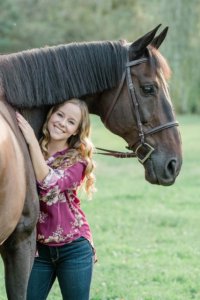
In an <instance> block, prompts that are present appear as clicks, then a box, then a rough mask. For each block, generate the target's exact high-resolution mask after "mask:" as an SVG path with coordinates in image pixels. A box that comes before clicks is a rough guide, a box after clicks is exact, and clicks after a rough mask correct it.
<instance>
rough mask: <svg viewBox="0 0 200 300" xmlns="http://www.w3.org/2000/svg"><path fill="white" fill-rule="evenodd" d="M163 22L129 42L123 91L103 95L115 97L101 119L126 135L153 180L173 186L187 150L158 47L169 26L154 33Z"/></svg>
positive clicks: (119, 89) (106, 97) (167, 73)
mask: <svg viewBox="0 0 200 300" xmlns="http://www.w3.org/2000/svg"><path fill="white" fill-rule="evenodd" d="M158 27H159V26H158ZM158 27H157V28H155V29H154V30H153V31H151V32H149V33H147V34H146V35H144V36H143V37H141V38H140V39H138V40H137V41H136V42H134V43H132V44H126V45H125V46H126V47H128V54H129V62H127V65H126V69H125V71H124V74H123V77H122V81H121V83H120V86H119V87H118V90H117V89H113V90H112V91H108V92H106V93H104V95H103V97H102V99H103V98H104V99H110V98H111V97H112V98H113V99H114V100H113V102H112V100H111V99H110V101H105V105H104V112H103V114H102V120H103V122H104V124H105V125H106V126H107V127H108V128H109V129H110V130H111V131H112V132H114V133H115V134H117V135H119V136H121V137H122V138H124V139H125V140H126V142H127V143H128V148H129V149H130V150H132V151H133V152H134V153H135V155H136V156H137V157H138V159H139V161H140V162H141V163H142V164H143V165H144V168H145V177H146V179H147V180H148V181H149V182H150V183H153V184H160V185H171V184H173V183H174V181H175V179H176V177H177V175H178V174H179V171H180V168H181V163H182V151H181V139H180V134H179V131H178V127H177V125H178V123H177V122H176V120H175V116H174V112H173V107H172V103H171V100H170V96H169V92H168V87H167V83H166V80H167V79H168V78H169V75H170V69H169V66H168V64H167V62H166V60H165V59H164V57H163V56H162V55H161V54H160V52H159V51H158V48H159V46H160V45H161V43H162V41H163V40H164V38H165V36H166V33H167V28H166V29H164V30H163V32H161V33H160V35H158V36H157V37H155V34H156V31H157V29H158Z"/></svg>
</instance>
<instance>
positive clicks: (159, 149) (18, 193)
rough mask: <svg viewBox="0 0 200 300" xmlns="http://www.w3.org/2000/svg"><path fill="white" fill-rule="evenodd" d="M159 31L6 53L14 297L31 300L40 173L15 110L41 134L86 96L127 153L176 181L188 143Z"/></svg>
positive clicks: (6, 236) (7, 253) (2, 65)
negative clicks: (60, 107) (57, 107)
mask: <svg viewBox="0 0 200 300" xmlns="http://www.w3.org/2000/svg"><path fill="white" fill-rule="evenodd" d="M158 28H159V26H158V27H156V28H155V29H154V30H152V31H151V32H149V33H147V34H146V35H144V36H143V37H141V38H140V39H138V40H137V41H135V42H133V43H132V44H129V43H127V42H125V41H123V42H122V41H119V42H92V43H79V44H69V45H60V46H55V47H46V48H42V49H33V50H29V51H23V52H19V53H16V54H10V55H3V56H0V103H1V107H0V112H1V117H0V124H2V128H4V129H5V130H4V134H3V135H2V136H0V143H1V151H0V155H1V157H0V162H1V161H6V166H9V164H11V165H10V167H7V168H6V169H5V168H3V169H2V164H1V172H2V174H3V175H2V176H7V178H9V180H10V182H9V180H8V182H7V183H6V186H5V182H4V183H3V182H2V181H1V183H0V205H1V208H2V209H1V212H2V214H7V210H8V217H5V218H4V217H2V222H1V225H2V227H1V228H5V230H4V231H3V232H2V242H3V241H4V240H5V242H4V243H3V244H2V245H1V253H2V257H3V260H4V264H5V269H6V287H7V294H8V298H9V299H11V300H13V299H15V300H18V299H24V300H25V298H26V296H25V294H26V287H27V280H28V277H29V274H30V268H31V264H32V260H33V252H34V229H35V224H36V220H37V215H38V210H37V205H36V203H37V195H36V187H35V180H34V175H33V171H32V168H31V163H30V158H29V155H28V150H27V148H26V145H25V143H24V141H23V138H22V136H21V134H20V132H19V129H18V128H17V123H16V121H15V115H14V110H13V107H14V108H15V109H18V110H20V111H21V112H22V114H23V115H24V116H25V117H26V118H27V119H28V120H29V122H30V123H31V125H32V126H33V128H34V129H35V132H36V134H37V135H38V137H39V136H40V131H41V126H42V123H43V121H44V119H45V117H46V113H47V110H48V109H49V107H51V106H52V105H54V104H58V103H62V102H63V101H64V100H65V99H70V98H72V97H79V98H81V99H82V100H83V101H85V102H86V103H87V105H88V108H89V111H90V113H94V114H97V115H98V116H100V118H101V120H102V122H103V123H104V124H105V126H106V127H107V128H108V129H109V130H111V131H112V132H113V133H115V134H117V135H119V136H121V137H122V138H123V139H124V140H125V141H126V142H127V144H128V146H127V147H128V148H129V150H131V151H130V152H129V154H126V155H127V156H130V157H131V156H132V157H134V156H136V157H138V159H139V161H140V162H141V163H142V164H143V166H144V169H145V177H146V179H147V180H148V181H149V182H150V183H153V184H160V185H170V184H173V183H174V182H175V179H176V177H177V176H178V174H179V171H180V168H181V163H182V152H181V140H180V135H179V131H178V128H177V125H178V123H177V122H176V120H175V116H174V112H173V108H172V104H171V100H170V97H169V93H168V88H167V83H166V79H168V78H169V74H170V69H169V67H168V64H167V62H166V60H165V59H164V57H163V56H162V55H161V54H160V52H159V51H158V48H159V46H160V45H161V43H162V41H163V40H164V39H165V36H166V34H167V28H166V29H164V30H163V31H162V32H161V33H160V34H159V35H157V36H156V32H157V30H158ZM8 103H9V104H8ZM10 105H12V107H11V106H10ZM8 149H15V150H14V153H16V154H15V155H17V159H16V156H14V154H13V153H11V154H9V158H10V160H8V158H4V157H6V155H8V153H7V152H8ZM10 151H11V150H10ZM109 153H110V152H109ZM111 154H113V155H116V156H117V155H121V156H124V154H121V153H120V154H119V153H115V152H111ZM23 166H24V167H23ZM10 168H12V171H10ZM11 173H12V174H11ZM16 174H18V175H16ZM11 175H12V176H11ZM9 186H10V187H9ZM11 187H12V188H15V190H14V193H15V195H13V191H12V189H11ZM19 187H20V188H19ZM5 190H7V191H6V192H5ZM8 195H9V202H8V203H7V201H6V199H7V198H6V196H8ZM1 203H2V204H1ZM13 203H14V204H13ZM10 205H15V207H17V208H15V210H16V214H14V213H13V215H9V212H10ZM17 205H19V206H17ZM17 211H18V212H17ZM11 220H12V223H11ZM16 224H17V225H16ZM13 291H14V292H13Z"/></svg>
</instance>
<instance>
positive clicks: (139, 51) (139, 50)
mask: <svg viewBox="0 0 200 300" xmlns="http://www.w3.org/2000/svg"><path fill="white" fill-rule="evenodd" d="M160 26H161V24H159V25H158V26H157V27H156V28H154V29H153V30H151V31H150V32H148V33H146V34H145V35H144V36H142V37H141V38H139V39H138V40H137V41H135V42H133V43H132V44H131V45H130V46H129V59H130V60H134V59H137V58H139V57H141V56H142V55H143V54H144V51H145V49H146V47H147V46H148V45H149V44H150V43H151V42H152V40H153V38H154V37H155V34H156V32H157V30H158V28H159V27H160Z"/></svg>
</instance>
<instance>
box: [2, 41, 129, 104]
mask: <svg viewBox="0 0 200 300" xmlns="http://www.w3.org/2000/svg"><path fill="white" fill-rule="evenodd" d="M126 60H127V48H126V47H123V46H122V44H121V43H120V42H109V41H107V42H90V43H72V44H68V45H59V46H53V47H45V48H40V49H32V50H26V51H22V52H18V53H14V54H8V55H1V56H0V80H1V82H2V87H3V90H4V93H5V96H6V99H7V101H8V102H9V103H11V104H13V105H14V106H16V107H21V108H25V107H28V108H31V107H39V106H43V105H54V104H59V103H61V102H62V101H63V100H67V99H70V98H73V97H82V96H84V95H88V94H94V93H97V92H101V91H103V90H106V89H110V88H113V87H114V86H116V84H117V83H118V81H119V80H120V78H121V75H122V73H123V69H124V66H125V61H126Z"/></svg>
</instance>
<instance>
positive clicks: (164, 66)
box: [148, 47, 171, 80]
mask: <svg viewBox="0 0 200 300" xmlns="http://www.w3.org/2000/svg"><path fill="white" fill-rule="evenodd" d="M148 50H149V52H150V61H151V65H152V66H153V68H154V70H155V71H156V72H157V73H159V72H162V74H163V75H164V78H165V79H166V80H168V79H169V78H170V76H171V69H170V67H169V64H168V62H167V60H166V59H165V58H164V57H163V55H162V54H161V53H160V52H159V51H158V50H157V49H155V48H153V47H151V48H149V49H148Z"/></svg>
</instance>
